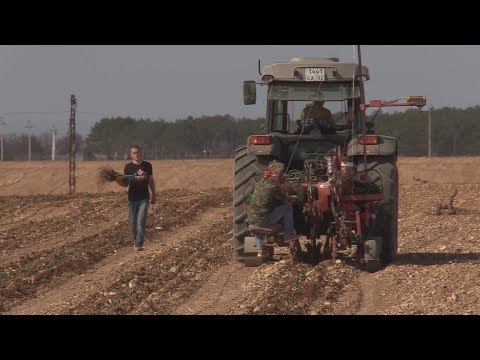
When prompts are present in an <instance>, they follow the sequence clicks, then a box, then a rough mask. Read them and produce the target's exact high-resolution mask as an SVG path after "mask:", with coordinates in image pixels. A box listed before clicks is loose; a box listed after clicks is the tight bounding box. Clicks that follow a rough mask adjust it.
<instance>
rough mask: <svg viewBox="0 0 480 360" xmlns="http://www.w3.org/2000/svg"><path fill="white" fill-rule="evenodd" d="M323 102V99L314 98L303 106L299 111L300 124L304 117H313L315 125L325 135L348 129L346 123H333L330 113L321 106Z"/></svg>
mask: <svg viewBox="0 0 480 360" xmlns="http://www.w3.org/2000/svg"><path fill="white" fill-rule="evenodd" d="M324 104H325V100H315V101H314V102H313V104H309V105H307V106H305V108H304V109H303V110H302V112H301V113H300V124H302V123H303V121H305V120H306V119H313V120H314V123H315V125H316V127H317V128H318V129H320V130H321V132H322V133H323V134H325V135H328V134H335V132H336V131H340V130H345V129H348V127H349V126H348V124H346V125H337V124H336V123H335V121H334V120H333V116H332V113H331V112H330V110H328V109H327V108H325V107H324V106H323V105H324Z"/></svg>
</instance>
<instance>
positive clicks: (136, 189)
mask: <svg viewBox="0 0 480 360" xmlns="http://www.w3.org/2000/svg"><path fill="white" fill-rule="evenodd" d="M123 173H124V174H125V175H135V179H134V180H132V181H131V182H130V185H129V186H128V200H129V201H140V200H144V199H149V198H150V194H149V192H148V177H149V176H152V175H153V172H152V164H150V163H149V162H148V161H142V162H141V163H140V164H138V165H137V164H134V163H133V162H130V163H128V164H127V165H125V169H124V170H123Z"/></svg>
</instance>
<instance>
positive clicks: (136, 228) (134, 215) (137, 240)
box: [128, 199, 149, 246]
mask: <svg viewBox="0 0 480 360" xmlns="http://www.w3.org/2000/svg"><path fill="white" fill-rule="evenodd" d="M148 204H149V200H148V199H143V200H140V201H129V202H128V224H129V225H130V229H131V230H132V234H133V243H134V245H135V246H143V239H144V237H145V224H146V223H147V210H148Z"/></svg>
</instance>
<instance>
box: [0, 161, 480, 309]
mask: <svg viewBox="0 0 480 360" xmlns="http://www.w3.org/2000/svg"><path fill="white" fill-rule="evenodd" d="M152 163H153V168H154V173H155V180H156V184H157V193H158V199H159V203H158V204H156V205H154V206H151V207H150V209H149V214H148V220H147V231H146V246H145V251H143V252H135V251H134V250H133V246H132V240H131V238H130V235H129V232H128V228H127V208H126V194H125V189H124V188H121V187H119V186H118V185H116V184H108V185H106V186H104V187H99V186H97V184H96V179H95V175H96V172H97V171H98V169H99V168H100V167H102V166H104V165H109V166H111V167H113V168H114V169H116V170H117V171H122V169H123V165H124V162H77V172H76V175H77V177H76V192H77V193H76V195H74V196H68V195H65V194H66V193H67V190H68V163H67V162H61V161H56V162H5V163H1V164H0V168H1V169H2V177H1V179H0V214H1V216H0V312H1V313H2V314H354V315H356V314H479V313H480V267H479V259H480V251H479V249H480V236H479V235H478V234H479V230H480V221H479V219H480V213H479V211H480V205H479V199H480V181H478V180H477V179H480V177H479V176H480V158H448V159H439V158H432V159H427V158H402V159H399V168H400V184H401V186H400V205H399V206H400V209H399V256H398V259H397V260H396V261H395V262H394V263H393V264H391V265H389V266H387V267H386V268H384V269H382V270H380V271H379V272H377V273H374V274H370V273H366V272H365V271H364V269H363V268H362V265H361V264H359V263H358V262H356V261H354V260H352V259H350V258H348V257H342V258H340V262H338V263H333V262H332V261H331V260H325V261H322V262H320V264H318V265H317V266H314V267H312V266H311V265H307V264H299V265H297V266H295V267H292V266H291V265H290V263H289V261H288V253H287V251H286V250H284V248H280V249H278V248H277V249H276V255H275V261H274V262H272V263H265V264H263V265H261V266H260V267H257V268H246V267H244V266H243V265H242V264H240V263H237V262H235V261H233V260H232V241H231V238H232V188H231V186H232V167H233V161H232V160H200V161H193V160H185V161H152ZM454 188H456V189H457V191H458V193H457V195H456V197H455V199H454V202H453V205H454V208H455V209H456V213H455V214H449V212H448V209H444V210H443V211H442V213H441V214H439V215H437V214H435V213H434V211H433V210H432V206H434V205H435V204H437V203H446V202H447V201H448V198H449V195H450V194H451V192H452V191H453V189H454Z"/></svg>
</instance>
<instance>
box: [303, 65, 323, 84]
mask: <svg viewBox="0 0 480 360" xmlns="http://www.w3.org/2000/svg"><path fill="white" fill-rule="evenodd" d="M305 80H306V81H325V69H324V68H306V69H305Z"/></svg>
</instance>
